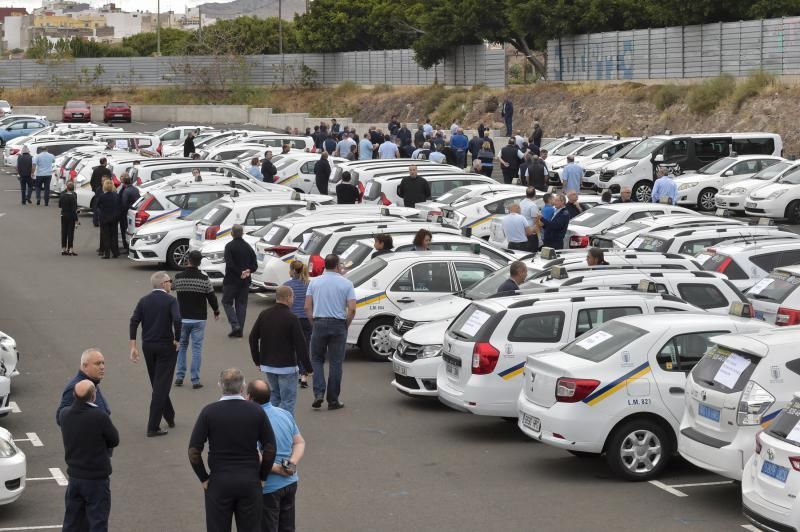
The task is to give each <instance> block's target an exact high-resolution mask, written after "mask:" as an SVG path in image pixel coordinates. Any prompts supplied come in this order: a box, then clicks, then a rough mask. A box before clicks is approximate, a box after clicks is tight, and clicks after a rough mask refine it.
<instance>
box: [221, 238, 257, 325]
mask: <svg viewBox="0 0 800 532" xmlns="http://www.w3.org/2000/svg"><path fill="white" fill-rule="evenodd" d="M243 234H244V228H243V227H242V226H241V225H239V224H236V225H234V226H233V228H232V229H231V236H233V240H231V241H230V242H228V243H227V244H226V245H225V277H224V278H223V279H222V308H223V309H225V315H226V316H227V317H228V323H230V325H231V332H230V333H229V334H228V337H230V338H241V337H242V336H243V334H242V330H243V329H244V319H245V317H246V316H247V296H248V295H249V294H250V275H251V274H252V273H253V272H255V271H256V270H257V269H258V262H256V252H255V251H253V248H251V247H250V244H248V243H247V242H245V241H244V239H243V238H242V235H243Z"/></svg>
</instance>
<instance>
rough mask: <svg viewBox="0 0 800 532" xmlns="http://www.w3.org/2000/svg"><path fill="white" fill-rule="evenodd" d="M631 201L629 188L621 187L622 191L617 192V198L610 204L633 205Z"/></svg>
mask: <svg viewBox="0 0 800 532" xmlns="http://www.w3.org/2000/svg"><path fill="white" fill-rule="evenodd" d="M633 201H634V200H633V198H632V197H631V187H622V190H620V191H619V197H618V198H617V199H615V200H614V201H612V202H611V203H633Z"/></svg>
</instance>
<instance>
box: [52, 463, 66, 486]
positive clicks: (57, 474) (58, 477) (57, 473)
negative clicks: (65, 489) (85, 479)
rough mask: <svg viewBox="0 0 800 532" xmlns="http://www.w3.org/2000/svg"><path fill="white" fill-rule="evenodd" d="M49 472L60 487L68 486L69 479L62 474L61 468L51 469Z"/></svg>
mask: <svg viewBox="0 0 800 532" xmlns="http://www.w3.org/2000/svg"><path fill="white" fill-rule="evenodd" d="M48 470H49V471H50V474H51V475H53V478H54V479H55V481H56V482H57V483H58V485H59V486H66V485H67V484H69V482H67V477H65V476H64V473H62V472H61V470H60V469H59V468H57V467H51V468H49V469H48Z"/></svg>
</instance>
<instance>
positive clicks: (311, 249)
mask: <svg viewBox="0 0 800 532" xmlns="http://www.w3.org/2000/svg"><path fill="white" fill-rule="evenodd" d="M330 237H331V235H330V233H329V234H324V233H320V232H318V231H314V232H313V233H311V238H309V239H308V240H306V241H305V242H304V243H303V245H302V246H300V251H302V252H303V253H305V254H307V255H319V252H320V251H322V248H323V247H324V246H325V243H326V242H328V240H329V239H330Z"/></svg>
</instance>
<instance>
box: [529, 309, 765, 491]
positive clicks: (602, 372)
mask: <svg viewBox="0 0 800 532" xmlns="http://www.w3.org/2000/svg"><path fill="white" fill-rule="evenodd" d="M654 318H655V319H654ZM768 328H770V326H768V325H766V324H759V323H758V322H755V321H754V320H750V319H747V318H740V317H734V316H709V315H707V314H697V313H690V312H678V313H672V314H662V315H658V316H657V317H654V316H626V317H623V318H619V319H615V320H612V321H608V322H606V323H604V324H603V325H601V326H599V327H597V328H595V329H593V330H591V331H589V332H587V333H585V334H584V335H582V336H580V337H579V338H577V339H575V341H574V342H572V343H570V344H568V345H566V346H564V347H563V348H561V350H558V351H556V350H554V351H548V352H546V353H542V354H533V355H530V356H528V357H527V363H526V364H525V369H524V371H523V373H524V377H523V379H522V383H521V384H522V386H521V387H522V391H521V393H519V398H518V403H517V404H518V411H519V427H520V429H522V431H523V432H524V433H525V434H527V435H528V436H530V437H531V438H534V439H537V440H539V441H541V442H544V443H546V444H548V445H552V446H555V447H559V448H561V449H565V450H568V451H572V452H575V453H595V454H600V453H605V455H606V460H607V462H608V465H609V467H610V468H611V470H612V471H613V472H614V473H615V474H616V475H618V476H620V477H622V478H625V479H627V480H648V479H651V478H653V477H655V476H657V475H658V474H659V473H661V472H662V471H663V469H664V467H666V465H667V463H668V462H669V460H670V458H671V457H672V454H673V453H674V451H675V443H674V442H675V441H676V439H677V433H678V425H679V423H680V419H681V417H683V415H684V414H683V411H684V403H685V401H684V397H683V391H684V386H685V382H686V374H687V372H688V371H690V370H691V369H692V367H693V366H694V365H695V364H696V363H697V362H698V361H699V360H700V359H701V358H702V357H703V355H704V353H706V350H707V349H708V347H709V346H710V345H711V344H712V343H711V340H710V338H711V337H713V336H715V335H718V334H723V333H731V332H733V333H738V332H748V331H757V330H761V329H768Z"/></svg>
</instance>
